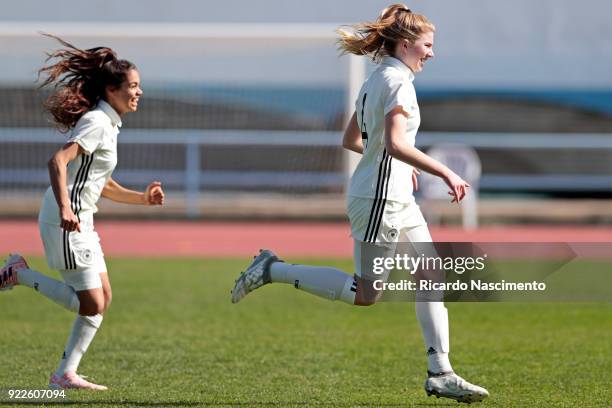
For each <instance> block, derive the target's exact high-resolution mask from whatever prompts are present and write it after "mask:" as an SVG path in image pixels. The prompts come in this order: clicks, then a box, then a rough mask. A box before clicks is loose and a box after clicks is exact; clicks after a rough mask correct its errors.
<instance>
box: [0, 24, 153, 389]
mask: <svg viewBox="0 0 612 408" xmlns="http://www.w3.org/2000/svg"><path fill="white" fill-rule="evenodd" d="M50 37H53V38H55V39H57V40H58V41H59V42H60V43H61V44H62V45H64V46H65V47H66V48H64V49H60V50H57V51H55V52H53V53H51V54H49V58H48V59H47V60H51V59H57V61H56V62H55V63H53V64H51V65H48V66H45V67H43V68H41V69H40V71H39V72H40V73H43V74H46V75H48V78H47V79H46V80H45V81H44V83H43V85H42V86H45V85H49V84H54V85H55V90H54V93H53V94H52V95H51V96H50V97H49V99H48V100H47V102H46V103H45V107H46V109H47V110H48V111H49V112H51V114H52V115H53V119H54V122H55V124H56V126H57V127H58V128H59V129H60V130H62V131H69V130H71V134H70V137H69V138H68V141H67V143H66V144H65V145H64V146H63V147H62V148H61V149H59V150H58V151H57V152H56V153H55V154H54V155H53V157H51V159H50V160H49V163H48V168H49V177H50V179H51V186H50V187H49V189H48V190H47V192H46V193H45V196H44V198H43V202H42V207H41V209H40V214H39V217H38V222H39V227H40V235H41V238H42V241H43V244H44V247H45V254H46V257H47V262H48V264H49V267H51V268H53V269H57V270H59V272H60V273H61V275H62V277H63V279H64V282H60V281H57V280H55V279H51V278H49V277H48V276H45V275H43V274H41V273H39V272H36V271H34V270H32V269H30V268H29V267H28V264H27V262H26V260H25V259H24V258H23V257H22V256H20V255H12V256H10V257H9V259H8V260H7V262H6V263H5V265H4V267H3V268H2V270H1V272H0V290H7V289H12V287H13V286H15V285H25V286H29V287H31V288H33V289H35V290H36V291H38V292H39V293H41V294H43V295H44V296H46V297H48V298H49V299H51V300H53V301H55V302H56V303H58V304H60V305H61V306H63V307H65V308H66V309H68V310H70V311H72V312H75V313H78V314H77V317H76V320H75V321H74V324H73V326H72V332H71V334H70V336H69V338H68V343H67V345H66V348H65V350H64V353H63V356H62V358H61V361H60V364H59V367H58V368H57V370H56V371H55V373H53V374H52V375H51V379H50V380H49V386H50V387H52V388H84V389H91V390H106V389H107V388H106V387H105V386H103V385H98V384H93V383H91V382H89V381H87V380H85V379H83V378H82V377H81V376H79V375H78V374H77V368H78V366H79V362H80V360H81V358H82V357H83V354H84V353H85V352H86V351H87V348H88V347H89V345H90V343H91V341H92V340H93V338H94V336H95V334H96V331H97V330H98V328H99V327H100V324H101V323H102V315H103V314H104V312H105V311H106V310H107V309H108V307H109V305H110V302H111V297H112V296H111V286H110V280H109V277H108V272H107V269H106V264H105V262H104V254H103V253H102V248H101V246H100V239H99V238H98V234H97V233H96V231H95V229H94V223H93V218H94V217H93V215H94V213H95V212H96V211H97V207H96V203H97V202H98V199H99V198H100V196H102V197H106V198H108V199H110V200H112V201H116V202H120V203H126V204H142V205H162V204H163V202H164V192H163V190H162V188H161V183H160V182H157V181H156V182H153V183H151V184H149V185H148V186H147V188H146V190H145V191H144V192H142V193H141V192H136V191H132V190H128V189H127V188H124V187H122V186H121V185H120V184H119V183H117V182H116V181H115V180H113V179H112V177H111V174H112V172H113V170H114V168H115V165H116V164H117V135H118V134H119V128H120V127H121V116H122V115H124V114H126V113H128V112H135V111H136V109H137V108H138V100H139V98H140V97H141V96H142V90H141V89H140V77H139V74H138V70H137V69H136V66H135V65H134V64H132V63H131V62H129V61H127V60H123V59H119V58H117V54H116V53H115V52H114V51H113V50H112V49H110V48H106V47H97V48H91V49H87V50H81V49H78V48H76V47H74V46H73V45H71V44H69V43H67V42H65V41H64V40H62V39H60V38H59V37H55V36H51V35H50Z"/></svg>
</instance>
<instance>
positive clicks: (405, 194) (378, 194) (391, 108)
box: [232, 4, 488, 403]
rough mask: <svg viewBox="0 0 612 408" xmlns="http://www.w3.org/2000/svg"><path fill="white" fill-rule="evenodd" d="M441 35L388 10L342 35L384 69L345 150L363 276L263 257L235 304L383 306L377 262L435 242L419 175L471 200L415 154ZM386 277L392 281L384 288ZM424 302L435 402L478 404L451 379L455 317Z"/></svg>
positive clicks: (244, 277) (348, 46) (416, 18)
mask: <svg viewBox="0 0 612 408" xmlns="http://www.w3.org/2000/svg"><path fill="white" fill-rule="evenodd" d="M434 30H435V27H434V25H433V24H432V23H431V22H430V21H429V20H428V19H427V18H426V17H424V16H422V15H419V14H415V13H413V12H411V11H410V10H409V9H408V8H407V7H406V6H405V5H403V4H394V5H392V6H390V7H388V8H386V9H384V10H383V11H382V13H381V15H380V17H379V18H378V19H377V20H376V21H375V22H371V23H363V24H358V25H356V26H353V30H352V31H346V30H339V31H338V32H339V34H340V39H339V44H340V48H341V50H342V51H343V53H352V54H356V55H367V56H370V57H372V58H373V60H374V61H375V62H377V63H378V68H377V69H376V70H375V71H374V73H373V74H372V75H371V76H370V77H369V78H368V79H367V80H366V82H365V83H364V84H363V86H362V88H361V91H360V93H359V97H358V99H357V101H356V111H355V113H354V114H353V116H352V118H351V119H350V122H349V124H348V127H347V129H346V131H345V133H344V139H343V147H345V148H346V149H349V150H352V151H354V152H357V153H360V154H362V155H363V156H362V158H361V160H360V162H359V164H358V165H357V168H356V170H355V172H354V173H353V175H352V177H351V182H350V186H349V189H348V200H347V201H348V203H347V207H348V211H347V212H348V218H349V221H350V224H351V232H352V237H353V239H354V259H355V270H356V272H355V276H354V277H351V276H350V275H347V274H346V273H344V272H342V271H340V270H337V269H334V268H327V267H314V266H306V265H292V264H288V263H284V262H282V261H280V260H279V259H278V258H277V257H276V256H275V254H274V253H272V252H271V251H269V250H265V251H261V253H260V254H259V255H258V256H257V257H256V258H255V260H254V261H253V262H252V263H251V265H250V266H249V267H248V268H247V269H246V271H245V272H243V273H242V274H241V275H240V277H239V278H238V279H237V281H236V284H235V286H234V288H233V290H232V301H233V302H234V303H236V302H239V301H240V300H241V299H242V298H243V297H244V296H246V295H247V294H248V293H249V292H251V291H253V290H254V289H256V288H258V287H260V286H262V285H265V284H267V283H271V282H282V283H288V284H292V285H294V286H295V287H296V288H298V289H302V290H304V291H306V292H309V293H312V294H315V295H317V296H321V297H324V298H328V299H332V300H336V299H340V300H342V301H344V302H346V303H348V304H351V305H352V304H354V305H362V306H366V305H371V304H374V303H375V302H376V301H377V300H378V299H379V297H380V296H381V291H378V290H376V289H375V288H374V287H373V285H372V283H373V282H374V281H375V280H377V279H381V276H377V275H376V274H374V273H373V269H372V266H373V263H372V262H373V259H374V258H375V257H393V254H394V252H395V248H396V245H395V244H396V243H397V242H412V243H423V242H431V236H430V234H429V231H428V229H427V224H426V223H425V220H424V218H423V216H422V215H421V211H420V210H419V207H418V205H417V204H416V203H415V200H414V197H413V195H412V192H413V190H416V188H417V179H416V175H417V174H418V170H417V168H418V169H421V170H424V171H426V172H428V173H431V174H433V175H436V176H438V177H440V178H442V179H443V180H444V181H445V182H446V184H447V185H448V187H449V188H450V193H449V194H450V195H451V196H452V202H459V201H461V200H462V199H463V197H464V196H465V194H466V192H467V189H468V187H469V185H468V183H466V182H465V181H464V180H462V179H461V177H459V176H458V175H457V174H455V173H454V172H453V171H451V170H450V169H449V168H447V167H446V166H444V165H443V164H442V163H439V162H438V161H436V160H434V159H433V158H431V157H429V156H427V155H426V154H424V153H422V152H421V151H419V150H418V149H416V148H415V147H414V144H415V136H416V133H417V129H418V127H419V124H420V115H419V107H418V105H417V99H416V94H415V89H414V86H413V85H412V81H413V79H414V75H415V74H416V73H418V72H420V71H422V70H423V67H424V65H425V63H426V62H427V61H428V60H429V59H430V58H432V57H433V56H434V53H433V44H434ZM387 276H388V271H386V272H385V273H384V276H383V279H386V277H387ZM427 295H428V294H427V293H418V292H417V302H416V314H417V318H418V320H419V322H420V325H421V328H422V331H423V336H424V339H425V345H426V350H427V355H428V378H427V380H426V382H425V391H426V392H427V394H428V395H436V396H438V397H446V398H452V399H455V400H457V401H461V402H468V403H470V402H473V401H480V400H482V399H484V398H486V397H487V396H488V392H487V391H486V390H485V389H484V388H482V387H479V386H476V385H473V384H470V383H468V382H467V381H465V380H463V379H462V378H461V377H459V376H458V375H456V374H455V373H454V372H453V369H452V367H451V364H450V361H449V358H448V352H449V340H448V316H447V310H446V308H445V307H444V304H443V303H442V302H441V301H428V299H431V298H428V297H427Z"/></svg>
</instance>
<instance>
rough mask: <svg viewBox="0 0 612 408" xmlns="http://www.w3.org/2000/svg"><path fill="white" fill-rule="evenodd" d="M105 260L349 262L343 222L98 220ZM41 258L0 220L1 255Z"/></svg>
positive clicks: (540, 235)
mask: <svg viewBox="0 0 612 408" xmlns="http://www.w3.org/2000/svg"><path fill="white" fill-rule="evenodd" d="M96 230H97V231H98V233H99V234H100V237H101V239H102V247H103V248H104V253H105V254H106V255H107V256H121V257H131V256H136V257H169V256H189V257H235V256H249V255H252V254H254V253H255V252H256V251H257V250H258V249H259V248H271V249H274V250H275V251H277V252H278V253H279V254H282V255H283V256H305V257H308V256H311V257H341V258H350V257H352V251H353V250H352V240H351V238H350V235H349V233H350V231H349V227H348V224H346V223H306V222H304V223H297V222H250V223H249V222H247V223H245V222H214V221H203V222H188V221H172V222H165V221H163V222H157V221H104V220H102V221H98V222H97V223H96ZM431 234H432V236H433V239H434V240H435V241H439V242H612V227H611V226H602V227H589V226H586V227H584V226H498V227H485V228H481V229H479V230H477V231H474V232H466V231H463V230H462V229H461V228H457V227H453V228H431ZM9 252H19V253H22V254H25V255H43V247H42V243H41V241H40V237H39V233H38V225H37V224H36V222H34V221H0V256H4V255H5V254H8V253H9Z"/></svg>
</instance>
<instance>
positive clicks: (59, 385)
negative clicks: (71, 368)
mask: <svg viewBox="0 0 612 408" xmlns="http://www.w3.org/2000/svg"><path fill="white" fill-rule="evenodd" d="M49 388H51V389H55V390H60V389H64V390H68V389H71V390H93V391H106V390H108V387H106V386H104V385H98V384H94V383H92V382H89V381H87V380H86V379H85V378H84V377H83V376H81V375H78V374H77V373H64V375H62V376H59V375H57V374H53V375H51V378H50V379H49Z"/></svg>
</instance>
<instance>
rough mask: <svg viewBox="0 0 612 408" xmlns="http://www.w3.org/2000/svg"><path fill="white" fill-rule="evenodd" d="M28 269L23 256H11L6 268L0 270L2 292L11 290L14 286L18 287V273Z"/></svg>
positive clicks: (0, 289)
mask: <svg viewBox="0 0 612 408" xmlns="http://www.w3.org/2000/svg"><path fill="white" fill-rule="evenodd" d="M27 268H29V266H28V263H27V262H26V260H25V259H24V257H23V256H21V255H19V254H13V255H9V257H8V259H7V260H6V262H5V263H4V266H3V267H2V269H0V291H3V290H11V289H13V286H15V285H18V284H19V283H18V282H17V271H19V270H20V269H27Z"/></svg>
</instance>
